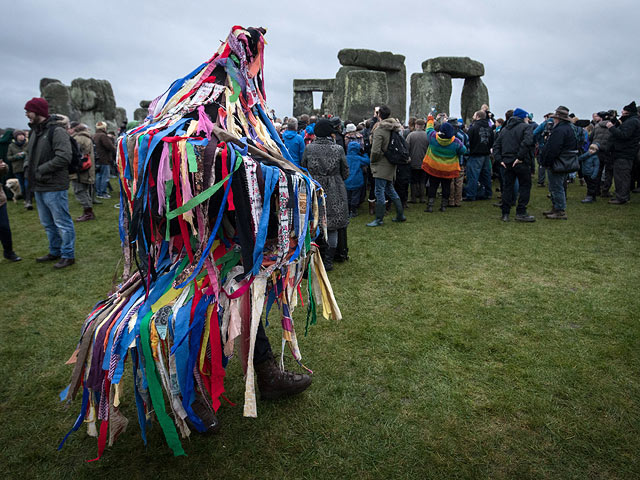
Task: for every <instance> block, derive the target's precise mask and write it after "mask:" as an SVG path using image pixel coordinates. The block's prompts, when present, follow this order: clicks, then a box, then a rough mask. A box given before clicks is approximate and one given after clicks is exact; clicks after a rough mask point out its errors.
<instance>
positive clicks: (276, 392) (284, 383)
mask: <svg viewBox="0 0 640 480" xmlns="http://www.w3.org/2000/svg"><path fill="white" fill-rule="evenodd" d="M255 370H256V375H257V377H258V389H259V390H260V398H262V399H265V400H269V399H275V398H280V397H289V396H291V395H297V394H298V393H302V392H304V391H305V390H306V389H307V388H308V387H309V385H311V377H310V376H309V375H306V374H302V373H294V372H289V371H287V370H280V368H279V367H278V366H277V365H276V362H275V360H274V359H273V357H271V358H269V359H267V360H265V361H264V362H261V363H259V364H257V365H255Z"/></svg>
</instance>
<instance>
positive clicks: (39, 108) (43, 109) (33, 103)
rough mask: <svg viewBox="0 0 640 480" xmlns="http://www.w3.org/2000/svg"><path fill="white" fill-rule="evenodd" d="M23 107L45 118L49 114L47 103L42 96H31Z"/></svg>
mask: <svg viewBox="0 0 640 480" xmlns="http://www.w3.org/2000/svg"><path fill="white" fill-rule="evenodd" d="M24 109H25V110H26V111H27V112H33V113H35V114H36V115H40V116H41V117H45V118H47V117H48V116H49V103H48V102H47V101H46V100H45V99H44V98H39V97H33V98H32V99H31V100H29V101H28V102H27V103H25V105H24Z"/></svg>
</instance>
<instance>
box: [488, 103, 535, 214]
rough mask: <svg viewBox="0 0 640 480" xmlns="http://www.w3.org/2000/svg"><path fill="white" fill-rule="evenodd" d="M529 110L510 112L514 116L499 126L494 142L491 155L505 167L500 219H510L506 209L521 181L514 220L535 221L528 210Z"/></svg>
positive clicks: (529, 191)
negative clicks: (501, 127) (504, 124)
mask: <svg viewBox="0 0 640 480" xmlns="http://www.w3.org/2000/svg"><path fill="white" fill-rule="evenodd" d="M528 120H529V118H528V113H527V112H526V111H524V110H523V109H521V108H516V109H515V110H514V111H513V116H512V117H511V118H510V119H509V121H508V122H507V125H506V126H505V127H504V128H503V129H502V131H501V132H500V135H499V136H498V139H497V140H496V142H495V143H494V145H493V156H494V158H495V159H496V162H498V163H499V164H500V165H501V166H502V167H503V168H504V169H505V170H504V188H503V192H502V221H503V222H508V221H509V212H510V211H511V207H512V206H513V205H514V204H515V198H514V197H515V194H514V185H515V182H516V179H517V180H518V183H519V184H520V194H519V196H518V205H517V207H516V220H517V221H519V222H535V220H536V219H535V217H534V216H533V215H529V214H528V213H527V205H528V204H529V197H530V195H531V167H530V166H529V162H531V148H532V147H533V131H532V130H531V128H530V126H529V124H528Z"/></svg>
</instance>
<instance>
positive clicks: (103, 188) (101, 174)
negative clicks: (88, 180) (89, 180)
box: [96, 165, 109, 197]
mask: <svg viewBox="0 0 640 480" xmlns="http://www.w3.org/2000/svg"><path fill="white" fill-rule="evenodd" d="M108 182H109V165H96V195H99V196H101V197H103V196H105V195H106V194H107V183H108Z"/></svg>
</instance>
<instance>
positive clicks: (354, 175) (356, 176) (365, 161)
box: [344, 140, 369, 190]
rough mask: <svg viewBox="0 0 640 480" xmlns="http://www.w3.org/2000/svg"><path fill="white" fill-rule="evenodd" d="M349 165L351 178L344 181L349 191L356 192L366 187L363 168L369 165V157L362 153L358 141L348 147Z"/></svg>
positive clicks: (352, 142)
mask: <svg viewBox="0 0 640 480" xmlns="http://www.w3.org/2000/svg"><path fill="white" fill-rule="evenodd" d="M347 164H348V165H349V177H348V178H347V179H346V180H345V181H344V184H345V186H346V187H347V190H356V189H358V188H361V187H363V186H364V175H363V173H362V167H366V166H367V165H369V157H367V156H366V155H362V154H361V153H360V143H358V142H357V141H356V140H354V141H351V142H349V144H348V145H347Z"/></svg>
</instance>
